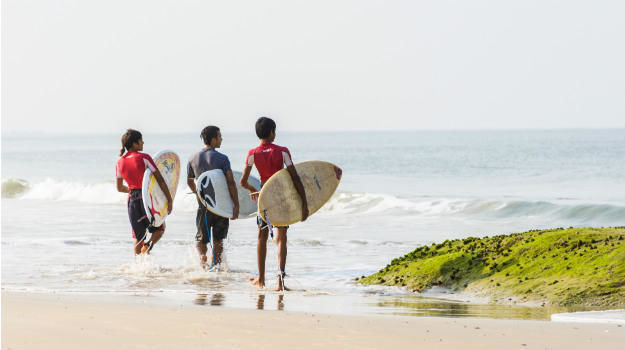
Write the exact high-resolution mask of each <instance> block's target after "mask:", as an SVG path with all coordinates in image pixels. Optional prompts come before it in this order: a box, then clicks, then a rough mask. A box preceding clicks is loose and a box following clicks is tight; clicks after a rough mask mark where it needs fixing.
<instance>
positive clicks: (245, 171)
mask: <svg viewBox="0 0 625 350" xmlns="http://www.w3.org/2000/svg"><path fill="white" fill-rule="evenodd" d="M251 172H252V166H251V165H246V166H245V169H243V175H241V181H239V184H241V186H242V187H243V188H245V189H247V190H248V191H250V198H252V200H253V201H254V202H256V200H258V189H256V188H254V186H252V185H250V184H249V183H248V182H247V180H248V179H249V178H250V173H251Z"/></svg>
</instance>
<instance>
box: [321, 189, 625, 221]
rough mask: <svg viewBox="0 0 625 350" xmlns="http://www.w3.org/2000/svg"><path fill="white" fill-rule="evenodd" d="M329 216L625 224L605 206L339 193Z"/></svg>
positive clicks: (615, 208)
mask: <svg viewBox="0 0 625 350" xmlns="http://www.w3.org/2000/svg"><path fill="white" fill-rule="evenodd" d="M320 212H322V213H326V214H341V215H370V214H377V215H379V214H386V215H396V216H405V215H408V216H424V217H451V216H472V217H490V218H497V219H502V218H519V217H537V216H542V217H547V218H550V219H561V220H574V221H575V222H606V225H612V224H623V223H625V206H622V205H616V204H605V203H582V204H569V203H561V202H559V201H555V202H550V201H527V200H491V199H449V198H438V199H425V200H424V199H406V198H398V197H395V196H391V195H386V194H372V193H336V194H335V195H334V196H333V197H332V198H331V199H330V201H328V203H327V204H326V205H325V206H324V207H323V208H322V209H321V210H320Z"/></svg>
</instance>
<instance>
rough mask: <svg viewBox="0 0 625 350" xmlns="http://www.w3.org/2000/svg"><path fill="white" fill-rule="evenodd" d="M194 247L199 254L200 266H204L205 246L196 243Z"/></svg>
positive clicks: (206, 249)
mask: <svg viewBox="0 0 625 350" xmlns="http://www.w3.org/2000/svg"><path fill="white" fill-rule="evenodd" d="M195 246H196V247H197V252H198V253H200V264H202V265H204V264H206V252H207V251H208V248H207V247H206V244H205V243H202V242H197V244H196V245H195Z"/></svg>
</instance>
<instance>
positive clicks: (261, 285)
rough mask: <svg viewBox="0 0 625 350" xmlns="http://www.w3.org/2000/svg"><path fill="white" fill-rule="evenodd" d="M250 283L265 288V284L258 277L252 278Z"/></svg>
mask: <svg viewBox="0 0 625 350" xmlns="http://www.w3.org/2000/svg"><path fill="white" fill-rule="evenodd" d="M250 283H251V284H252V285H253V286H256V287H258V288H265V282H264V281H261V280H260V279H259V278H258V277H257V278H254V277H250Z"/></svg>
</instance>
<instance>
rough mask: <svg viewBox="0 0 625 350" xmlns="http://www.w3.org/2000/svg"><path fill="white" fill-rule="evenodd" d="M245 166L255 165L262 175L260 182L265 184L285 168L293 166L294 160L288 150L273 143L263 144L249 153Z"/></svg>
mask: <svg viewBox="0 0 625 350" xmlns="http://www.w3.org/2000/svg"><path fill="white" fill-rule="evenodd" d="M245 164H246V165H247V166H252V165H254V164H255V165H256V169H258V173H259V174H260V182H261V183H265V182H266V181H267V180H269V178H270V177H271V176H272V175H273V174H275V173H276V172H278V171H280V170H281V169H282V168H283V167H284V166H289V165H293V160H292V159H291V153H290V152H289V149H288V148H286V147H282V146H278V145H274V144H273V143H271V142H261V143H260V146H258V147H256V148H253V149H251V150H249V152H247V158H246V159H245Z"/></svg>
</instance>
